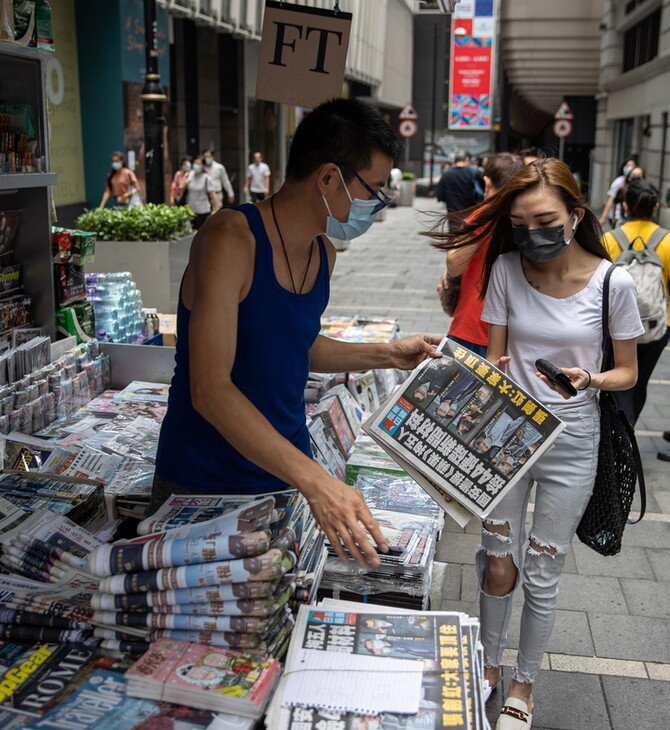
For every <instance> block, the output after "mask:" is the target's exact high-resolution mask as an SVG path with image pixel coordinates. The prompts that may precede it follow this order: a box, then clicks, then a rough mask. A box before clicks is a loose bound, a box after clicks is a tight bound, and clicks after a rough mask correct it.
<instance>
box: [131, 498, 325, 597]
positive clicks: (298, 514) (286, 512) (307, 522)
mask: <svg viewBox="0 0 670 730" xmlns="http://www.w3.org/2000/svg"><path fill="white" fill-rule="evenodd" d="M267 496H270V495H267V494H265V495H263V494H261V495H253V496H250V495H206V494H202V495H188V496H186V495H177V494H175V495H172V497H170V498H169V499H168V500H166V502H165V503H164V504H163V505H162V507H160V508H159V509H158V511H157V512H156V513H155V514H153V515H151V516H150V517H147V518H146V519H144V520H142V522H140V523H139V525H138V526H137V532H138V534H139V535H147V534H149V533H151V532H163V531H165V530H171V529H173V528H175V527H181V526H183V525H187V524H195V523H199V522H203V521H205V520H210V519H213V518H214V517H217V516H219V515H221V514H224V513H225V512H227V511H229V510H231V509H235V508H237V507H239V506H240V505H242V504H248V503H249V502H251V501H253V500H258V499H264V498H265V497H267ZM272 497H273V498H274V501H275V507H274V514H273V517H272V522H271V523H270V525H269V529H270V530H271V533H272V535H273V536H275V537H278V536H280V535H283V534H284V533H285V532H286V530H292V531H293V532H294V533H295V542H294V544H293V547H292V552H293V554H294V555H295V556H296V559H297V560H296V565H295V568H294V572H293V575H292V580H293V582H294V583H295V590H294V593H293V597H292V599H291V605H292V606H294V607H295V606H296V605H298V604H300V603H311V602H312V601H314V600H315V598H316V593H317V589H318V586H319V582H320V580H321V574H322V572H323V568H324V566H325V562H326V549H325V546H324V536H323V533H322V532H321V531H320V530H319V529H318V526H317V524H316V520H315V519H314V516H313V515H312V511H311V510H310V509H309V505H308V504H307V500H306V499H305V498H304V497H303V496H302V494H300V492H298V490H297V489H286V490H284V491H281V492H273V493H272Z"/></svg>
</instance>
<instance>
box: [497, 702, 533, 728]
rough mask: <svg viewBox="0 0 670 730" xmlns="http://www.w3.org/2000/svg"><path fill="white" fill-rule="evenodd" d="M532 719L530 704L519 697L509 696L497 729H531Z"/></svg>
mask: <svg viewBox="0 0 670 730" xmlns="http://www.w3.org/2000/svg"><path fill="white" fill-rule="evenodd" d="M532 721H533V715H532V713H530V712H529V710H528V705H527V704H526V703H525V702H524V701H523V700H520V699H518V698H517V697H508V698H507V699H506V700H505V704H504V705H503V708H502V710H500V717H499V718H498V722H497V723H496V730H530V726H531V722H532Z"/></svg>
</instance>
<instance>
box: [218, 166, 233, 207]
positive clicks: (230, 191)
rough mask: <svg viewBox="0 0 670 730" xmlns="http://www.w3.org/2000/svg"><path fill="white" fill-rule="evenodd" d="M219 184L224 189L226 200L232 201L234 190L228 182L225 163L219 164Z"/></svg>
mask: <svg viewBox="0 0 670 730" xmlns="http://www.w3.org/2000/svg"><path fill="white" fill-rule="evenodd" d="M221 186H222V187H223V189H224V190H225V191H226V195H227V196H228V202H229V203H234V202H235V191H234V190H233V186H232V185H231V183H230V178H229V177H228V171H227V170H226V166H225V165H221Z"/></svg>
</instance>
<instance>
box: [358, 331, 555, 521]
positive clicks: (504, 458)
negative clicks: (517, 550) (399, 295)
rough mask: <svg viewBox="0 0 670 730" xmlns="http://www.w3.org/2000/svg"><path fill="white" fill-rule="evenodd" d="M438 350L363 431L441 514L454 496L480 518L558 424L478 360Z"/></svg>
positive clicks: (444, 347)
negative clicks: (425, 492) (436, 355)
mask: <svg viewBox="0 0 670 730" xmlns="http://www.w3.org/2000/svg"><path fill="white" fill-rule="evenodd" d="M440 350H441V351H442V352H443V353H444V355H443V357H442V358H441V359H439V360H438V359H430V360H426V361H424V362H423V363H422V364H421V365H420V366H419V367H418V368H416V370H414V371H413V373H412V374H411V376H410V377H409V378H408V380H407V381H406V382H405V383H404V384H403V386H402V387H401V388H399V389H398V390H397V391H396V392H395V393H394V394H392V395H391V396H390V397H389V398H388V399H387V400H386V401H385V402H384V403H383V404H382V406H381V407H380V408H379V409H378V410H377V411H376V412H375V413H373V414H372V416H371V417H370V419H369V420H368V421H367V422H366V423H365V424H364V426H363V428H364V430H365V431H366V432H367V433H368V434H369V435H370V436H371V437H372V438H373V439H374V440H375V441H377V443H379V444H380V446H382V447H383V448H384V449H385V450H386V451H387V452H388V453H389V455H390V456H391V457H392V458H393V459H395V460H396V461H397V462H398V463H399V464H401V465H402V466H403V468H405V469H407V470H408V473H409V474H410V475H411V476H412V477H413V478H415V479H416V480H417V481H418V483H419V484H420V485H421V486H422V487H423V488H424V489H425V490H426V491H427V492H428V493H429V494H430V495H431V496H432V497H433V498H434V499H435V501H436V502H437V503H438V504H439V505H440V506H441V507H442V508H443V509H444V510H445V511H446V512H447V513H449V509H450V505H451V504H453V500H456V501H457V502H458V503H459V504H460V505H461V506H462V507H465V508H466V509H467V510H468V511H469V512H471V513H472V514H474V515H476V516H477V517H479V518H484V517H486V515H487V514H488V513H489V512H490V511H491V510H492V509H493V508H494V507H495V506H496V504H498V502H500V500H501V499H502V498H503V497H504V496H505V494H507V493H508V492H509V490H510V488H511V487H512V486H513V485H514V484H515V483H516V482H517V481H518V480H519V478H520V477H521V476H522V475H523V474H524V473H525V472H526V471H527V470H528V469H529V468H530V467H531V466H532V464H533V463H535V461H537V459H539V458H540V457H541V455H542V454H543V453H544V452H545V451H546V450H547V449H548V448H549V447H550V446H551V444H552V442H553V441H554V440H555V438H556V437H557V436H558V434H559V433H560V432H561V431H562V430H563V428H565V424H563V422H562V421H560V420H559V419H558V418H556V416H554V415H553V414H552V413H551V412H550V411H549V409H548V408H546V407H545V406H544V405H542V403H540V402H539V401H538V400H537V399H536V398H534V397H533V396H531V395H530V394H529V393H527V392H526V391H524V390H523V389H522V388H521V387H520V386H518V385H517V384H516V383H515V382H514V381H513V380H511V379H510V378H509V377H508V376H507V375H506V374H505V373H504V372H502V371H501V370H499V369H498V368H496V367H494V366H493V365H492V364H491V363H490V362H488V361H487V360H485V359H484V358H482V357H480V356H478V355H475V354H474V353H472V352H470V350H468V349H466V348H465V347H462V346H461V345H459V344H457V343H455V342H453V341H451V340H448V339H445V340H443V341H442V343H441V344H440Z"/></svg>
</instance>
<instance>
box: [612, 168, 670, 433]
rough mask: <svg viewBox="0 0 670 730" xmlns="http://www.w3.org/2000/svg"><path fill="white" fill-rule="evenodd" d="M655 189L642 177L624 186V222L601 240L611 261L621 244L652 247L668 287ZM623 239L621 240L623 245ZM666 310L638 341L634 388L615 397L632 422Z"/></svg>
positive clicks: (664, 337) (668, 256)
mask: <svg viewBox="0 0 670 730" xmlns="http://www.w3.org/2000/svg"><path fill="white" fill-rule="evenodd" d="M659 197H660V195H659V192H658V189H657V188H656V187H655V186H654V185H652V184H651V182H649V180H644V179H642V178H641V177H638V178H636V179H632V180H631V181H630V183H629V184H628V185H627V186H626V191H625V193H624V199H623V207H624V210H625V213H626V219H627V222H626V223H624V224H623V225H622V226H621V228H618V229H615V231H608V232H607V233H606V234H605V238H604V244H605V248H606V249H607V251H608V253H609V255H610V256H611V258H612V260H613V261H616V260H617V258H618V257H619V255H620V254H621V253H622V251H623V249H624V247H625V248H629V246H630V245H631V244H632V245H633V249H635V250H638V251H639V250H641V249H644V248H647V249H651V250H654V251H655V252H656V254H657V256H658V258H659V259H660V264H661V267H659V268H658V275H659V278H660V279H661V281H662V285H663V287H664V288H665V289H666V292H667V287H668V279H669V278H670V233H668V231H665V235H663V232H664V229H662V228H661V227H660V226H659V225H658V223H656V222H655V221H654V218H655V216H656V215H657V213H658V209H659V206H660V203H659ZM622 243H623V244H624V245H623V246H622ZM669 323H670V321H669V320H668V319H667V312H664V313H663V318H662V322H661V321H659V322H651V321H650V322H649V324H648V330H649V331H648V332H647V333H646V334H645V337H643V338H642V341H641V342H638V343H637V366H638V376H637V383H636V384H635V386H634V387H633V388H629V389H628V390H623V391H620V392H619V393H617V394H616V396H615V398H616V401H617V403H618V405H619V408H621V410H622V411H623V412H624V413H625V414H626V417H627V418H628V420H629V421H630V422H631V424H635V422H636V421H637V419H638V416H639V415H640V413H641V412H642V408H643V407H644V403H645V401H646V399H647V384H648V383H649V379H650V378H651V374H652V372H653V370H654V368H655V367H656V363H657V362H658V360H659V358H660V357H661V353H662V352H663V349H664V348H665V346H666V345H667V344H668V330H667V326H666V325H667V324H669Z"/></svg>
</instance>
